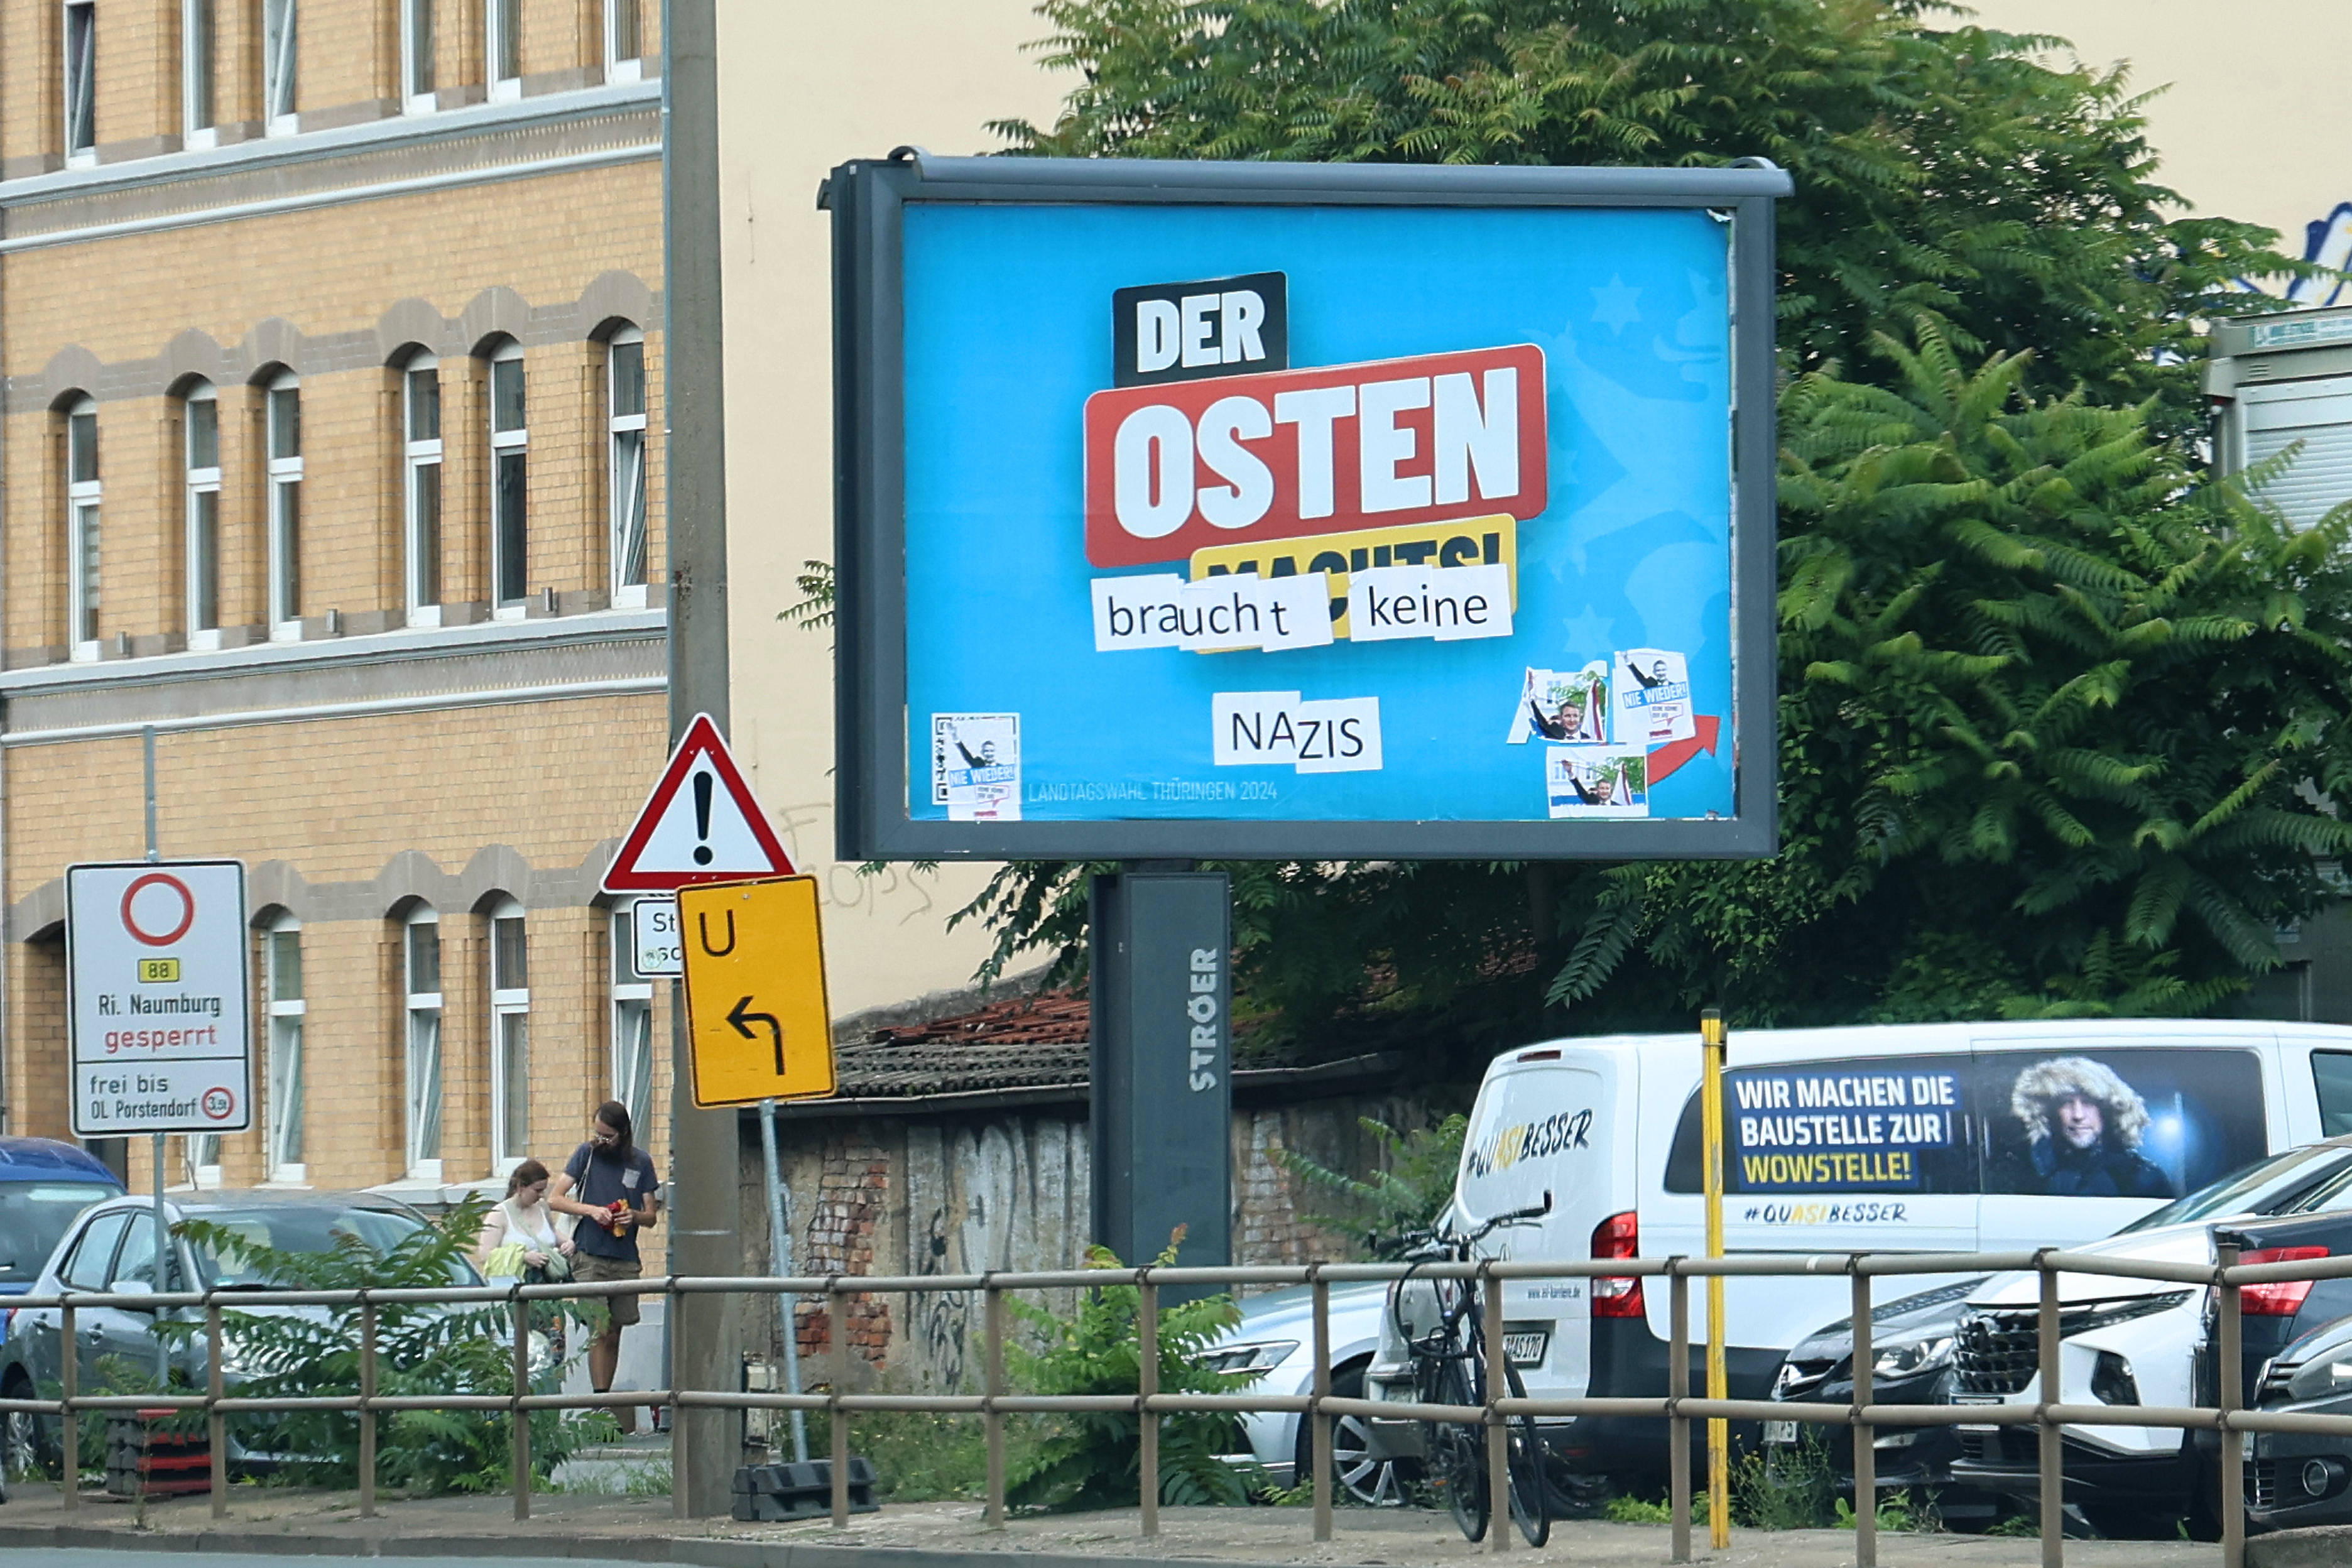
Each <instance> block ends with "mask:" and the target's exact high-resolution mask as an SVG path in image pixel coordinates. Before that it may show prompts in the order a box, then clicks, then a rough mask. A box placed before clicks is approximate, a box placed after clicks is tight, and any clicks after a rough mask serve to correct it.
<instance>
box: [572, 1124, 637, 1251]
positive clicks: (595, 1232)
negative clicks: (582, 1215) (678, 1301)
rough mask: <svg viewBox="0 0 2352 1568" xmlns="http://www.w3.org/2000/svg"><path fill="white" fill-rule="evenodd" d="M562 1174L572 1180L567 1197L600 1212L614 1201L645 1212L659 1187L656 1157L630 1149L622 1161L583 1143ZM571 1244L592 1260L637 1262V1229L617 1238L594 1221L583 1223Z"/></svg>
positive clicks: (625, 1232) (594, 1146) (575, 1151)
mask: <svg viewBox="0 0 2352 1568" xmlns="http://www.w3.org/2000/svg"><path fill="white" fill-rule="evenodd" d="M563 1173H564V1174H565V1175H567V1176H569V1177H571V1178H572V1191H571V1193H570V1194H568V1195H569V1196H570V1197H571V1198H572V1201H573V1202H574V1203H583V1204H589V1205H593V1206H595V1207H598V1208H606V1207H610V1206H611V1205H613V1204H614V1202H615V1201H618V1202H622V1203H625V1204H627V1205H629V1206H630V1207H631V1208H633V1209H634V1208H642V1207H644V1206H645V1201H646V1198H648V1197H650V1196H651V1195H652V1194H653V1191H654V1187H655V1185H656V1184H655V1181H654V1162H653V1156H652V1155H650V1154H648V1153H646V1152H645V1151H644V1150H643V1149H631V1150H630V1151H629V1157H628V1158H627V1159H625V1160H623V1159H620V1158H617V1157H616V1156H614V1155H612V1154H608V1153H605V1152H603V1151H601V1150H599V1149H598V1148H597V1147H596V1145H594V1144H593V1143H583V1144H582V1145H580V1147H579V1148H577V1149H574V1150H573V1151H572V1158H571V1159H569V1160H567V1161H565V1162H564V1163H563ZM572 1245H573V1246H574V1247H578V1248H579V1249H580V1250H581V1251H583V1252H585V1253H588V1254H590V1255H592V1256H593V1257H597V1258H620V1259H621V1260H623V1261H624V1262H627V1263H635V1262H636V1261H637V1227H636V1226H630V1227H629V1228H628V1229H626V1230H625V1231H623V1232H621V1233H620V1234H619V1235H617V1236H615V1235H614V1233H613V1232H611V1231H609V1230H606V1229H605V1228H604V1226H601V1225H599V1224H597V1223H596V1222H595V1221H594V1220H593V1219H583V1220H582V1221H581V1222H580V1226H579V1228H578V1229H576V1230H574V1231H573V1232H572Z"/></svg>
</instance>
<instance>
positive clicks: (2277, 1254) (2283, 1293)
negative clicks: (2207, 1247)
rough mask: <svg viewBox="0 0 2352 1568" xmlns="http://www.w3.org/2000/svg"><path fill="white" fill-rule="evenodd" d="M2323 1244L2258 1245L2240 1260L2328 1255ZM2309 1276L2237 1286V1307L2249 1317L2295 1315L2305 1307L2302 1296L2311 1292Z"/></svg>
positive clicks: (2293, 1259)
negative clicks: (2312, 1245) (2302, 1245)
mask: <svg viewBox="0 0 2352 1568" xmlns="http://www.w3.org/2000/svg"><path fill="white" fill-rule="evenodd" d="M2326 1256H2327V1248H2326V1247H2255V1248H2254V1249H2253V1250H2252V1251H2251V1252H2248V1253H2246V1254H2244V1255H2242V1257H2240V1258H2239V1259H2238V1261H2239V1262H2241V1263H2295V1262H2299V1261H2301V1260H2302V1259H2304V1258H2325V1257H2326ZM2312 1284H2313V1281H2311V1280H2309V1279H2274V1280H2272V1281H2271V1282H2270V1283H2268V1284H2265V1285H2241V1286H2239V1287H2238V1310H2239V1312H2240V1313H2242V1315H2244V1316H2246V1317H2249V1318H2292V1317H2294V1315H2295V1314H2296V1313H2297V1312H2300V1311H2302V1310H2303V1299H2304V1298H2305V1297H2306V1296H2308V1295H2310V1294H2311V1287H2312Z"/></svg>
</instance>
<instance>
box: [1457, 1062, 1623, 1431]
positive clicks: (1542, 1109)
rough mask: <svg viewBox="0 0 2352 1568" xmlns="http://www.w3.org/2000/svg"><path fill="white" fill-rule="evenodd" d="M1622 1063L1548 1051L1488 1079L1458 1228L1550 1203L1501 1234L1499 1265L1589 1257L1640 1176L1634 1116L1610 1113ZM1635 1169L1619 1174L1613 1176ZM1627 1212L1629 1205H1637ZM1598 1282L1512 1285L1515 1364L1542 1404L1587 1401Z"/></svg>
mask: <svg viewBox="0 0 2352 1568" xmlns="http://www.w3.org/2000/svg"><path fill="white" fill-rule="evenodd" d="M1617 1077H1618V1070H1617V1063H1616V1062H1615V1061H1614V1060H1613V1059H1612V1058H1611V1057H1610V1056H1609V1055H1608V1054H1607V1053H1605V1052H1600V1051H1580V1050H1577V1049H1575V1048H1574V1047H1565V1048H1563V1047H1537V1048H1534V1049H1530V1050H1525V1051H1520V1052H1518V1053H1517V1055H1516V1056H1515V1057H1513V1058H1508V1059H1507V1060H1504V1061H1498V1062H1497V1063H1496V1066H1495V1067H1493V1068H1488V1069H1487V1078H1486V1083H1485V1084H1484V1085H1482V1086H1481V1087H1480V1089H1479V1090H1478V1103H1477V1104H1476V1106H1475V1107H1474V1108H1473V1109H1472V1110H1471V1112H1470V1131H1469V1134H1468V1136H1467V1137H1466V1138H1465V1140H1464V1142H1463V1146H1462V1166H1461V1171H1460V1173H1459V1174H1458V1175H1457V1176H1456V1178H1455V1181H1454V1207H1455V1209H1456V1211H1457V1212H1456V1223H1457V1224H1459V1225H1460V1226H1462V1227H1463V1228H1464V1229H1465V1230H1468V1229H1475V1228H1476V1227H1477V1226H1479V1225H1480V1224H1481V1223H1483V1222H1484V1221H1486V1219H1488V1218H1490V1217H1492V1216H1494V1215H1499V1214H1507V1213H1510V1212H1511V1211H1513V1210H1515V1209H1524V1208H1532V1207H1535V1206H1537V1205H1540V1204H1542V1203H1543V1202H1544V1201H1545V1198H1546V1196H1547V1195H1549V1198H1550V1201H1551V1212H1550V1213H1549V1215H1545V1216H1544V1217H1543V1218H1542V1219H1541V1220H1539V1221H1538V1222H1536V1223H1534V1224H1531V1225H1524V1226H1507V1227H1506V1228H1504V1229H1500V1230H1497V1231H1496V1232H1494V1233H1493V1234H1492V1235H1490V1236H1489V1237H1487V1238H1486V1241H1485V1242H1484V1243H1483V1244H1482V1245H1481V1247H1480V1251H1481V1252H1482V1253H1484V1254H1485V1255H1486V1256H1487V1257H1490V1258H1587V1257H1590V1256H1591V1237H1592V1229H1593V1227H1594V1226H1596V1225H1598V1224H1600V1223H1601V1220H1602V1219H1603V1218H1605V1217H1606V1216H1607V1215H1609V1214H1610V1213H1611V1212H1612V1193H1614V1192H1615V1191H1616V1190H1617V1189H1618V1188H1619V1187H1620V1186H1621V1185H1630V1183H1628V1182H1626V1181H1625V1180H1624V1178H1625V1177H1629V1176H1630V1173H1631V1162H1632V1149H1631V1146H1630V1144H1631V1141H1630V1140H1629V1139H1626V1138H1624V1137H1622V1129H1623V1127H1624V1125H1625V1123H1626V1121H1627V1120H1628V1119H1627V1118H1626V1117H1624V1116H1622V1115H1618V1114H1613V1113H1612V1107H1613V1106H1614V1105H1615V1104H1616V1100H1615V1098H1614V1091H1615V1086H1616V1079H1617ZM1621 1160H1622V1162H1623V1163H1624V1164H1625V1166H1626V1170H1625V1172H1624V1173H1622V1175H1621V1174H1620V1173H1618V1172H1616V1171H1615V1170H1614V1169H1612V1167H1613V1166H1614V1165H1615V1164H1616V1163H1618V1162H1620V1161H1621ZM1616 1206H1618V1207H1631V1206H1632V1205H1631V1204H1630V1201H1628V1202H1624V1203H1619V1204H1617V1205H1616ZM1588 1287H1589V1282H1588V1281H1586V1280H1582V1279H1527V1280H1511V1281H1508V1282H1507V1284H1506V1285H1505V1286H1504V1289H1503V1319H1504V1330H1505V1332H1506V1334H1507V1336H1508V1337H1509V1340H1510V1344H1511V1359H1512V1361H1513V1362H1514V1363H1516V1364H1517V1366H1518V1369H1519V1375H1520V1376H1521V1377H1522V1378H1523V1379H1525V1380H1526V1383H1527V1385H1528V1394H1530V1395H1531V1396H1533V1397H1536V1398H1543V1397H1546V1396H1547V1395H1556V1396H1559V1397H1566V1398H1576V1397H1580V1396H1581V1395H1582V1394H1583V1393H1584V1391H1585V1387H1586V1384H1587V1379H1588V1378H1589V1377H1590V1375H1591V1360H1592V1335H1591V1331H1590V1327H1591V1302H1590V1300H1588V1295H1589V1289H1588Z"/></svg>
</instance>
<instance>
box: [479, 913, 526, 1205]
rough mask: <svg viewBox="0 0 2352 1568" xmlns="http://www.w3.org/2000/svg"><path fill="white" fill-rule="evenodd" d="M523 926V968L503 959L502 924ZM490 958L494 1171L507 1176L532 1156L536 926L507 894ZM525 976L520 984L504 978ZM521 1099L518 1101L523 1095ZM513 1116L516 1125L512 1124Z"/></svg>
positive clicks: (492, 922) (491, 924)
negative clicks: (510, 968) (516, 970)
mask: <svg viewBox="0 0 2352 1568" xmlns="http://www.w3.org/2000/svg"><path fill="white" fill-rule="evenodd" d="M506 921H514V922H515V924H516V926H517V927H518V928H520V929H519V930H518V932H517V934H518V935H519V936H520V939H521V944H522V951H523V973H521V974H520V975H514V974H509V973H505V966H504V965H503V964H501V963H499V926H500V925H501V924H502V923H504V922H506ZM488 937H489V941H488V942H487V943H485V944H484V945H485V952H484V955H483V956H484V959H485V961H486V963H487V966H488V969H489V972H490V975H489V979H490V984H489V992H490V1174H492V1175H493V1176H503V1175H505V1174H507V1173H509V1172H510V1171H512V1170H513V1169H514V1168H515V1167H516V1166H517V1165H520V1164H521V1163H523V1162H524V1161H525V1160H527V1159H529V1158H530V923H529V922H528V921H526V920H525V918H524V915H523V908H522V905H520V903H517V902H516V901H515V900H512V899H504V900H499V903H498V904H496V905H495V906H493V907H492V908H491V910H490V913H489V920H488ZM518 979H519V980H520V981H521V982H522V984H520V985H510V984H499V983H500V982H501V981H511V980H518ZM518 1096H519V1097H520V1100H521V1103H520V1105H518V1104H516V1103H514V1101H515V1100H516V1099H517V1097H518ZM509 1122H511V1123H512V1125H509Z"/></svg>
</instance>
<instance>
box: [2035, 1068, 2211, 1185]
mask: <svg viewBox="0 0 2352 1568" xmlns="http://www.w3.org/2000/svg"><path fill="white" fill-rule="evenodd" d="M2009 1108H2010V1110H2011V1111H2012V1112H2014V1113H2015V1115H2016V1117H2017V1119H2018V1121H2021V1122H2022V1123H2024V1125H2025V1136H2026V1139H2027V1142H2028V1144H2029V1147H2028V1149H2027V1152H2026V1157H2027V1159H2028V1160H2030V1161H2031V1162H2032V1166H2033V1173H2034V1175H2035V1177H2036V1178H2038V1180H2037V1182H2036V1183H2035V1185H2036V1186H2038V1188H2039V1190H2041V1191H2042V1192H2043V1193H2046V1194H2050V1195H2051V1196H2053V1197H2070V1198H2168V1197H2171V1196H2172V1195H2173V1192H2172V1184H2171V1183H2170V1182H2169V1181H2168V1180H2166V1179H2165V1174H2164V1173H2163V1172H2162V1171H2160V1170H2158V1169H2157V1167H2156V1166H2155V1164H2154V1163H2151V1162H2150V1161H2148V1160H2147V1158H2146V1157H2145V1156H2143V1155H2142V1154H2141V1153H2140V1152H2139V1142H2140V1139H2141V1137H2142V1136H2143V1135H2144V1134H2145V1133H2146V1132H2147V1102H2146V1101H2145V1100H2142V1099H2141V1098H2140V1097H2139V1095H2138V1093H2137V1091H2136V1090H2134V1089H2133V1088H2132V1087H2131V1085H2129V1084H2127V1083H2126V1082H2125V1081H2124V1080H2123V1079H2120V1078H2118V1077H2116V1073H2115V1069H2114V1068H2109V1067H2106V1066H2105V1065H2104V1064H2102V1063H2099V1062H2095V1061H2093V1060H2091V1059H2090V1058H2088V1057H2055V1058H2052V1059H2050V1060H2049V1061H2045V1062H2037V1063H2035V1064H2034V1065H2033V1066H2032V1067H2030V1068H2026V1069H2025V1070H2024V1071H2023V1072H2021V1073H2020V1074H2018V1075H2017V1083H2016V1085H2015V1086H2014V1087H2013V1088H2011V1090H2010V1095H2009Z"/></svg>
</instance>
